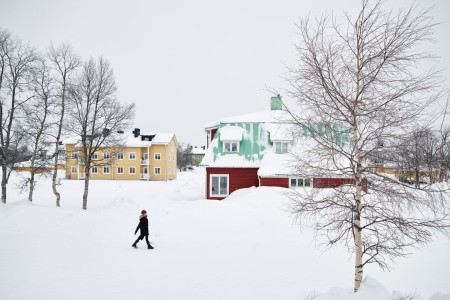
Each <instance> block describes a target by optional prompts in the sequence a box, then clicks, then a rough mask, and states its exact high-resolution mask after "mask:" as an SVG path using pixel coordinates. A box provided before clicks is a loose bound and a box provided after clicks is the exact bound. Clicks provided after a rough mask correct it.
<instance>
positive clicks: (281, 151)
mask: <svg viewBox="0 0 450 300" xmlns="http://www.w3.org/2000/svg"><path fill="white" fill-rule="evenodd" d="M289 144H290V143H289V142H281V141H277V142H273V150H274V152H275V153H277V154H284V153H288V151H289ZM277 145H280V152H278V151H277ZM283 145H285V147H286V149H285V150H286V151H283Z"/></svg>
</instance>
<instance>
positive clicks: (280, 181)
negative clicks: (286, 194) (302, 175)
mask: <svg viewBox="0 0 450 300" xmlns="http://www.w3.org/2000/svg"><path fill="white" fill-rule="evenodd" d="M261 186H279V187H284V188H288V187H289V178H261Z"/></svg>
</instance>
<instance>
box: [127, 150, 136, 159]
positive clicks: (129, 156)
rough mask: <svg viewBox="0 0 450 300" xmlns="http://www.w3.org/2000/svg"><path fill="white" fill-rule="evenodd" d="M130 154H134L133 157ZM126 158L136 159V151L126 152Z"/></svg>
mask: <svg viewBox="0 0 450 300" xmlns="http://www.w3.org/2000/svg"><path fill="white" fill-rule="evenodd" d="M131 154H133V155H134V158H131ZM128 159H129V160H136V152H129V153H128Z"/></svg>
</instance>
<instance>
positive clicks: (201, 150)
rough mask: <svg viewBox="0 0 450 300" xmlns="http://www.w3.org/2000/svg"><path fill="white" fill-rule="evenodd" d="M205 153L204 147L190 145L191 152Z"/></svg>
mask: <svg viewBox="0 0 450 300" xmlns="http://www.w3.org/2000/svg"><path fill="white" fill-rule="evenodd" d="M205 153H206V149H204V148H202V147H197V146H195V147H192V154H205Z"/></svg>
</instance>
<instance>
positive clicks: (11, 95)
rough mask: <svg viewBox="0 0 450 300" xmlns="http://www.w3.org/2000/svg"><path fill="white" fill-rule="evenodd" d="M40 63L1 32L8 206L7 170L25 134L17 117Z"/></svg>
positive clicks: (0, 153) (2, 157)
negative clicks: (35, 67) (35, 69)
mask: <svg viewBox="0 0 450 300" xmlns="http://www.w3.org/2000/svg"><path fill="white" fill-rule="evenodd" d="M36 61H37V55H36V51H35V49H34V48H32V47H31V46H29V45H27V44H24V43H23V42H22V41H21V40H20V39H18V38H14V37H12V36H11V35H10V34H9V32H7V31H6V30H1V29H0V124H1V126H2V128H1V131H0V147H1V149H0V165H1V167H2V181H1V189H2V202H3V203H6V186H7V184H8V178H9V175H8V170H11V169H12V166H11V164H12V163H13V160H12V159H11V158H12V156H14V155H15V154H14V152H13V151H12V150H13V149H17V148H18V144H19V141H20V140H21V138H22V134H23V132H21V130H20V127H19V118H18V117H19V116H18V113H19V111H20V108H21V107H23V106H24V105H25V104H26V103H27V101H28V100H30V99H31V97H32V89H31V78H32V72H33V68H34V65H35V62H36Z"/></svg>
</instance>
